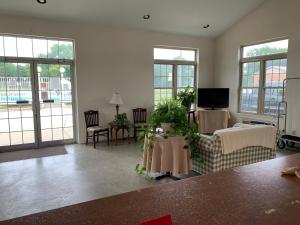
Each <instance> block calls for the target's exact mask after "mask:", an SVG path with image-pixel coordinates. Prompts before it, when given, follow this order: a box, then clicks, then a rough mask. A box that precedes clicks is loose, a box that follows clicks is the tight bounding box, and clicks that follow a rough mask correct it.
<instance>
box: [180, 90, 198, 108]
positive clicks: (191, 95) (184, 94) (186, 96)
mask: <svg viewBox="0 0 300 225" xmlns="http://www.w3.org/2000/svg"><path fill="white" fill-rule="evenodd" d="M177 99H178V101H180V102H181V104H182V105H183V106H184V107H185V108H186V110H187V111H188V110H190V109H191V105H192V103H194V102H195V100H196V91H195V89H194V88H191V87H186V88H185V89H184V90H182V91H180V92H179V93H178V94H177Z"/></svg>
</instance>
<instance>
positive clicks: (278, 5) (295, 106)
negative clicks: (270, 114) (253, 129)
mask: <svg viewBox="0 0 300 225" xmlns="http://www.w3.org/2000/svg"><path fill="white" fill-rule="evenodd" d="M299 9H300V1H299V0H285V1H283V0H268V1H267V2H265V3H264V4H263V5H262V6H260V7H259V8H258V9H257V10H255V11H254V12H252V13H251V14H249V15H248V16H246V17H245V18H244V19H242V20H241V21H239V22H238V23H237V24H235V25H234V26H233V27H232V28H230V29H229V30H227V31H226V32H225V33H224V34H223V35H221V36H220V37H218V38H217V39H216V51H215V60H216V64H215V65H216V66H215V75H214V85H215V86H216V87H229V88H230V89H231V91H230V109H231V111H232V112H234V113H236V112H237V110H238V85H239V55H238V52H239V48H240V46H241V45H244V44H251V43H255V42H260V41H264V40H269V39H274V38H280V37H288V38H289V40H290V42H289V52H288V77H294V76H298V77H300V28H299V21H300V13H299ZM299 88H300V81H299V82H297V83H293V84H292V83H290V84H289V85H288V102H289V115H288V121H289V129H290V131H297V135H300V119H299V116H298V112H299V111H300V101H299V99H300V95H299V94H300V91H299ZM235 116H236V117H237V118H241V117H253V116H250V115H241V114H235ZM273 119H274V118H273Z"/></svg>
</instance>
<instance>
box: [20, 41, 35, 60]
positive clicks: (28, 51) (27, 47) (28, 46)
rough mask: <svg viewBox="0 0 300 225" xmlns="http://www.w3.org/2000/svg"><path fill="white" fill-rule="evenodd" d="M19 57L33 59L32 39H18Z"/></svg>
mask: <svg viewBox="0 0 300 225" xmlns="http://www.w3.org/2000/svg"><path fill="white" fill-rule="evenodd" d="M17 47H18V57H31V58H32V39H31V38H21V37H18V38H17Z"/></svg>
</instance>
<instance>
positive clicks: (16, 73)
mask: <svg viewBox="0 0 300 225" xmlns="http://www.w3.org/2000/svg"><path fill="white" fill-rule="evenodd" d="M32 78H33V76H32V63H19V62H9V61H5V62H0V150H1V149H5V150H7V149H8V148H11V147H14V146H22V147H24V146H25V145H26V146H28V147H29V146H36V143H37V142H36V138H37V137H36V132H35V130H36V129H35V127H36V122H35V121H36V120H34V108H33V96H34V95H33V92H32V88H33V79H32Z"/></svg>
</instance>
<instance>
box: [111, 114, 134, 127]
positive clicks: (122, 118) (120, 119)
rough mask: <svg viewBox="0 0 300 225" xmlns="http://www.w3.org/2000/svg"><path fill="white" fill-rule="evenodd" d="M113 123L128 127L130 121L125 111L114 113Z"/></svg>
mask: <svg viewBox="0 0 300 225" xmlns="http://www.w3.org/2000/svg"><path fill="white" fill-rule="evenodd" d="M113 123H114V124H118V125H120V126H128V127H130V126H129V125H130V121H129V120H128V118H127V115H126V113H121V114H117V115H115V119H114V120H113Z"/></svg>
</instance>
